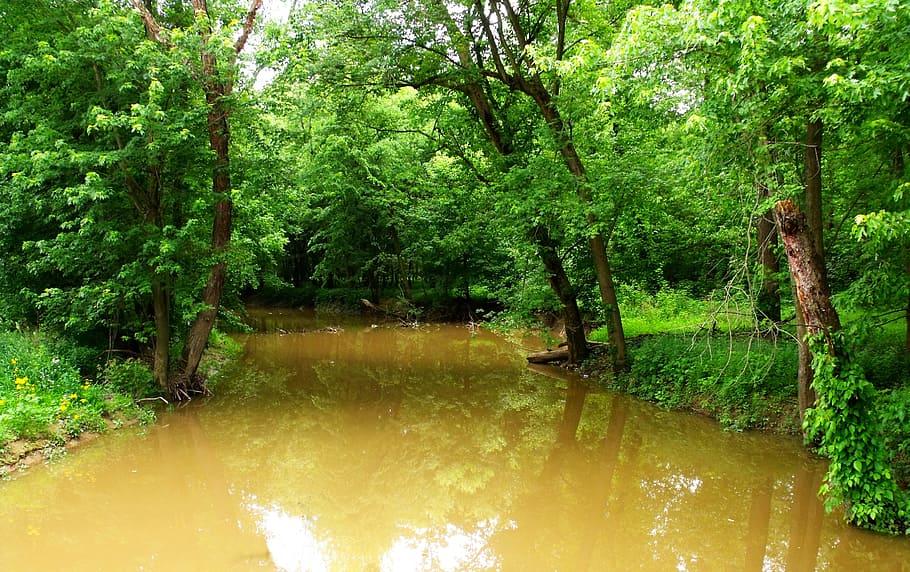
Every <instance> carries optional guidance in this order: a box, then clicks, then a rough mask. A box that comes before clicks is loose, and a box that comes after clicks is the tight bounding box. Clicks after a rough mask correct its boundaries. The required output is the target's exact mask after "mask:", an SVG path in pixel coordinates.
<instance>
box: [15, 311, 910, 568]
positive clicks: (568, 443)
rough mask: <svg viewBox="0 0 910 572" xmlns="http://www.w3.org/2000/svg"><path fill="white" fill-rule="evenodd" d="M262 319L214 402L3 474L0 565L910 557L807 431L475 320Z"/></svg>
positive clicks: (898, 560)
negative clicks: (738, 426)
mask: <svg viewBox="0 0 910 572" xmlns="http://www.w3.org/2000/svg"><path fill="white" fill-rule="evenodd" d="M251 319H252V322H253V323H254V325H256V326H257V328H258V329H259V330H260V331H259V332H258V333H254V334H249V335H244V336H239V339H240V341H241V342H242V343H243V344H244V355H243V358H242V360H241V361H240V362H239V363H238V364H235V365H234V366H231V367H229V368H228V369H227V370H226V371H224V372H223V373H222V374H221V375H220V376H219V378H218V380H217V385H216V387H215V392H216V397H214V398H212V399H209V400H208V401H207V402H204V403H203V402H201V401H197V402H193V403H191V404H190V405H189V406H184V407H180V408H178V409H176V410H174V411H172V412H164V413H161V414H160V415H159V419H158V421H157V422H156V423H155V424H154V425H152V426H150V427H144V428H129V429H123V430H120V431H116V432H113V433H111V434H110V435H105V436H103V437H102V438H100V439H96V440H94V441H92V442H90V443H87V444H86V445H84V446H82V447H80V448H78V449H76V450H74V451H72V452H70V454H69V455H67V456H66V457H65V458H63V459H60V460H57V461H55V462H52V463H50V464H47V465H41V466H37V467H34V468H32V469H30V470H29V471H28V472H27V473H26V474H24V475H22V476H19V477H17V478H15V479H13V480H11V481H9V482H5V483H0V570H4V571H13V570H15V571H18V570H23V571H26V570H28V571H30V570H36V571H43V570H167V571H172V570H194V571H196V570H213V571H216V570H260V569H261V570H275V569H278V570H313V571H322V570H357V571H360V570H365V571H366V570H376V571H387V570H388V571H393V570H394V571H399V570H402V571H408V570H443V571H455V570H521V571H526V570H569V571H575V570H750V571H751V570H790V571H803V570H814V569H818V570H835V571H840V570H843V571H851V572H852V571H856V570H889V571H890V570H897V571H901V570H910V541H908V540H906V539H893V538H888V537H885V536H881V535H877V534H872V533H868V532H864V531H861V530H857V529H855V528H852V527H849V526H846V525H845V524H843V523H842V521H841V519H840V516H839V515H837V514H834V515H826V514H824V512H823V510H822V506H821V503H820V502H819V500H818V498H817V496H816V491H817V489H818V487H819V485H820V483H821V478H822V475H823V471H824V465H823V463H822V462H821V461H818V460H816V459H813V458H811V457H810V456H809V455H807V454H806V453H805V452H804V451H803V449H802V447H801V446H800V444H799V442H798V441H797V440H796V439H790V438H783V437H779V436H770V435H762V434H753V433H746V434H741V433H731V432H724V431H722V430H721V429H720V428H719V427H718V426H717V424H716V423H714V422H713V421H711V420H709V419H706V418H703V417H700V416H697V415H693V414H683V413H673V412H666V411H662V410H660V409H658V408H656V407H653V406H651V405H649V404H646V403H642V402H638V401H636V400H633V399H630V398H628V397H626V396H623V395H619V394H614V393H610V392H607V391H604V390H602V389H600V388H597V387H593V386H590V385H589V384H587V383H586V381H585V380H582V379H577V378H573V377H571V376H568V375H565V374H563V373H562V372H560V371H558V370H552V369H541V370H540V371H531V370H529V369H528V368H527V367H526V365H525V363H524V359H523V356H524V353H525V350H526V349H527V348H523V347H522V345H523V344H524V345H530V344H531V343H532V342H530V341H527V340H525V341H522V340H518V339H505V338H503V337H500V336H497V335H495V334H493V333H490V332H486V331H472V330H471V329H469V328H467V327H465V326H455V325H428V326H424V327H421V328H414V329H412V328H399V327H394V326H383V325H378V324H371V323H369V322H364V321H361V320H351V319H346V320H343V321H338V320H339V319H338V318H333V317H331V316H329V317H326V316H316V315H314V314H313V313H311V312H302V311H292V310H283V311H282V310H252V311H251ZM326 326H334V327H336V328H337V329H334V330H322V331H314V330H318V329H319V328H324V327H326ZM301 330H306V331H302V332H301Z"/></svg>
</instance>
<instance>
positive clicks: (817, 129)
mask: <svg viewBox="0 0 910 572" xmlns="http://www.w3.org/2000/svg"><path fill="white" fill-rule="evenodd" d="M804 159H805V208H806V214H805V217H804V218H805V221H806V224H807V225H808V233H809V234H810V235H811V239H812V242H811V244H812V247H813V248H814V249H815V258H816V260H817V265H818V271H819V273H820V276H821V279H822V280H823V281H825V280H826V276H827V271H826V268H825V254H824V252H825V249H824V228H823V225H822V162H821V161H822V122H821V120H816V121H810V122H809V123H808V124H807V126H806V146H805V154H804ZM795 284H796V281H794V285H795ZM793 305H794V307H795V310H796V337H797V343H798V344H799V357H798V359H799V365H798V368H797V376H798V384H799V401H800V403H799V411H800V417H802V415H803V414H804V413H805V411H806V409H808V408H809V407H812V406H813V405H814V404H815V391H814V390H813V389H812V376H813V374H812V354H811V352H810V351H809V348H808V346H807V344H806V335H807V334H808V333H809V332H808V329H807V327H806V323H807V316H806V311H805V309H804V308H802V307H800V298H799V296H798V293H797V292H796V290H794V296H793Z"/></svg>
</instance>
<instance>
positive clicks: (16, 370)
mask: <svg viewBox="0 0 910 572" xmlns="http://www.w3.org/2000/svg"><path fill="white" fill-rule="evenodd" d="M76 354H77V352H76V351H75V349H74V348H70V347H66V346H65V345H63V344H61V343H54V342H49V341H47V340H44V339H43V338H42V337H41V336H39V335H38V334H34V333H22V332H2V333H0V477H2V476H5V475H8V474H10V473H12V472H13V471H17V470H19V469H22V468H26V467H29V466H32V465H34V464H36V463H39V462H42V461H44V460H46V459H50V458H54V457H55V456H58V455H60V454H62V453H64V452H65V451H66V450H67V449H71V448H72V447H74V446H76V445H78V444H80V443H83V442H85V441H88V440H91V439H93V438H95V437H96V436H98V435H100V434H101V433H105V432H107V431H110V430H112V429H117V428H120V427H125V426H129V425H135V424H137V423H148V422H150V421H151V420H153V419H154V413H152V411H151V410H150V409H148V408H144V407H141V406H140V405H139V402H138V400H139V399H141V398H143V397H145V396H146V395H145V392H146V391H147V388H148V383H149V380H150V379H151V374H150V373H149V372H148V369H147V368H146V367H145V365H144V364H141V363H140V362H137V361H135V360H127V361H118V362H111V363H110V364H108V365H107V366H106V367H105V368H104V369H102V370H100V371H98V372H96V373H95V374H94V375H88V374H86V372H81V371H80V370H79V368H78V367H77V365H76V362H77V361H78V358H77V355H76Z"/></svg>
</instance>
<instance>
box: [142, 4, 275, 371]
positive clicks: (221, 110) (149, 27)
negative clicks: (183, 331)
mask: <svg viewBox="0 0 910 572" xmlns="http://www.w3.org/2000/svg"><path fill="white" fill-rule="evenodd" d="M132 4H133V7H134V8H135V9H136V10H137V11H138V12H139V16H140V17H141V18H142V22H143V25H144V26H145V31H146V35H147V37H148V38H149V39H150V40H152V41H154V42H157V43H159V44H162V45H163V46H164V47H165V48H168V49H170V48H171V46H170V44H169V43H168V42H169V40H168V39H167V38H166V37H163V36H162V30H161V26H160V25H159V23H158V21H157V14H156V11H155V7H156V6H157V3H156V2H152V1H147V0H132ZM192 5H193V13H194V15H195V16H196V19H197V22H199V23H201V25H202V27H201V32H200V39H201V40H202V54H201V59H202V88H203V91H204V92H205V101H206V104H207V105H208V117H207V119H208V130H209V145H210V147H211V149H212V150H213V151H214V152H215V164H214V166H213V167H212V192H213V193H214V194H215V197H216V203H215V217H214V222H213V223H212V250H213V252H214V254H215V256H216V260H215V263H214V264H213V266H212V268H211V270H210V271H209V277H208V280H207V281H206V284H205V288H204V289H203V292H202V302H203V304H204V306H205V307H204V309H203V310H202V311H201V312H200V313H199V314H198V315H197V316H196V319H195V321H194V322H193V325H192V326H191V327H190V330H189V332H188V333H187V337H186V343H185V345H184V351H183V364H184V367H183V374H184V376H185V378H186V382H187V383H188V384H190V385H198V384H199V380H198V378H197V371H198V369H199V362H200V360H201V359H202V352H203V351H205V346H206V345H207V344H208V340H209V335H211V333H212V327H213V325H214V323H215V316H217V314H218V307H219V306H220V305H221V294H222V292H223V290H224V282H225V274H226V271H227V268H226V262H225V260H224V253H225V251H226V250H227V246H228V242H230V239H231V223H232V218H233V209H232V205H231V199H230V192H231V179H230V160H229V158H228V149H229V147H230V130H229V129H228V109H227V107H226V105H225V98H226V97H227V96H229V95H230V94H231V91H232V81H231V79H230V78H225V77H221V76H219V71H218V62H217V61H216V58H215V53H214V52H213V51H212V50H211V48H210V46H209V45H208V43H209V37H210V36H211V18H210V15H209V11H208V2H207V0H192ZM261 7H262V0H251V2H250V7H249V9H248V10H247V14H246V17H245V18H244V20H243V28H242V30H241V34H240V36H239V37H238V38H237V39H236V40H235V42H234V53H233V54H232V57H231V58H230V65H231V66H233V65H235V64H236V56H237V54H239V53H240V52H241V51H243V48H244V46H245V45H246V42H247V40H248V39H249V37H250V33H251V32H252V30H253V25H254V24H255V22H256V14H257V13H258V11H259V9H260V8H261Z"/></svg>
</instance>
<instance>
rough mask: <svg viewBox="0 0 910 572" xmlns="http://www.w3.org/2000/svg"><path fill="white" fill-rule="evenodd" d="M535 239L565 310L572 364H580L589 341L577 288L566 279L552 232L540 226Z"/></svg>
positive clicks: (534, 232) (551, 283) (586, 351)
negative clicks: (579, 307) (579, 305)
mask: <svg viewBox="0 0 910 572" xmlns="http://www.w3.org/2000/svg"><path fill="white" fill-rule="evenodd" d="M531 234H532V236H531V238H532V240H533V241H534V243H535V244H537V253H538V255H539V256H540V259H541V260H542V261H543V265H544V269H545V270H546V272H547V277H548V280H549V282H550V287H551V288H552V289H553V291H554V292H555V293H556V296H557V297H558V298H559V301H560V302H561V303H562V307H563V318H564V320H565V323H566V342H568V344H567V345H568V352H569V363H579V362H581V361H582V360H584V359H585V358H586V357H588V343H587V340H586V339H585V329H584V323H583V321H582V319H581V312H579V310H578V302H577V300H576V298H575V289H574V288H573V287H572V284H571V283H570V282H569V278H568V276H566V271H565V268H563V265H562V260H560V258H559V254H558V253H557V252H556V242H555V241H554V240H553V238H552V237H551V236H550V232H549V230H548V229H547V228H546V227H544V226H542V225H538V226H537V227H535V228H534V229H533V231H532V232H531Z"/></svg>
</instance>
